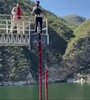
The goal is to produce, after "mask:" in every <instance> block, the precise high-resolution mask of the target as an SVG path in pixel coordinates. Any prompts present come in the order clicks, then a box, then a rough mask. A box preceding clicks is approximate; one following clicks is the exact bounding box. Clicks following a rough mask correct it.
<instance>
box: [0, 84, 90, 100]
mask: <svg viewBox="0 0 90 100" xmlns="http://www.w3.org/2000/svg"><path fill="white" fill-rule="evenodd" d="M43 90H44V89H43ZM43 94H44V92H43ZM0 100H39V99H38V86H36V85H33V86H14V87H5V86H4V87H0ZM43 100H44V95H43ZM49 100H90V85H88V84H84V85H80V84H68V83H60V84H50V85H49Z"/></svg>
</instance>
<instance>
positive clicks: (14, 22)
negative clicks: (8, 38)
mask: <svg viewBox="0 0 90 100" xmlns="http://www.w3.org/2000/svg"><path fill="white" fill-rule="evenodd" d="M11 14H12V16H11V28H10V32H11V33H13V29H14V27H15V26H16V27H17V33H18V34H20V26H21V25H20V24H21V19H22V14H23V13H22V9H21V6H20V3H18V4H17V6H16V7H14V8H13V9H12V11H11Z"/></svg>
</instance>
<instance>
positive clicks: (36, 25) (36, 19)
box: [35, 17, 38, 32]
mask: <svg viewBox="0 0 90 100" xmlns="http://www.w3.org/2000/svg"><path fill="white" fill-rule="evenodd" d="M37 27H38V17H36V18H35V32H37Z"/></svg>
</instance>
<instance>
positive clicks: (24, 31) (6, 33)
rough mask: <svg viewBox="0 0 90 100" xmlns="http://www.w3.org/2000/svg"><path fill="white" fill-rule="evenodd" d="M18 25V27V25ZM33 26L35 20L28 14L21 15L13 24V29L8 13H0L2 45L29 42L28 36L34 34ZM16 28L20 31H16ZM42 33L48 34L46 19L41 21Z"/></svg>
mask: <svg viewBox="0 0 90 100" xmlns="http://www.w3.org/2000/svg"><path fill="white" fill-rule="evenodd" d="M18 26H19V27H18ZM34 26H35V22H34V20H32V19H31V17H30V16H22V19H21V21H19V23H18V24H16V25H15V27H14V28H13V31H12V32H11V31H10V29H11V28H12V20H11V19H10V15H5V14H4V15H1V14H0V43H1V44H3V43H4V45H6V44H8V43H9V45H10V44H18V45H26V44H30V36H31V34H34V31H35V29H34ZM18 28H19V31H20V33H18ZM42 30H43V34H44V35H48V23H47V19H44V21H43V29H42Z"/></svg>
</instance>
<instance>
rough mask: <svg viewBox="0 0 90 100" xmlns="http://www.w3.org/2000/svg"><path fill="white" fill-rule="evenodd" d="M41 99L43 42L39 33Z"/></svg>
mask: <svg viewBox="0 0 90 100" xmlns="http://www.w3.org/2000/svg"><path fill="white" fill-rule="evenodd" d="M39 100H42V43H41V34H40V33H39Z"/></svg>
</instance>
